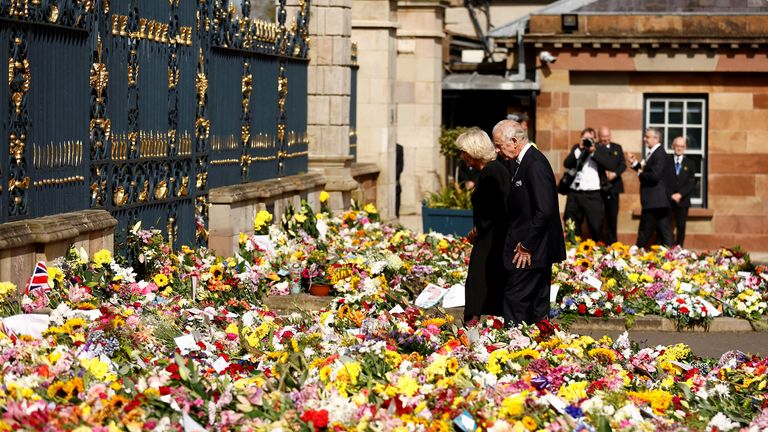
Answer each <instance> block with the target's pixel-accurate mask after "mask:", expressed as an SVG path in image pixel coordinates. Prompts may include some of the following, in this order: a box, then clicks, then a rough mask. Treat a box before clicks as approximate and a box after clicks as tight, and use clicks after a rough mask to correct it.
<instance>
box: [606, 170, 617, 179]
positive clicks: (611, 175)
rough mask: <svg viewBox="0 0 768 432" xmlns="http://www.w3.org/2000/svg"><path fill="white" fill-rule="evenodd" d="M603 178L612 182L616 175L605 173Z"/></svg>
mask: <svg viewBox="0 0 768 432" xmlns="http://www.w3.org/2000/svg"><path fill="white" fill-rule="evenodd" d="M605 177H606V178H608V181H613V179H615V178H616V173H615V172H613V171H605Z"/></svg>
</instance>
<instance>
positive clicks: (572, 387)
mask: <svg viewBox="0 0 768 432" xmlns="http://www.w3.org/2000/svg"><path fill="white" fill-rule="evenodd" d="M587 384H589V383H587V382H586V381H577V382H574V383H570V384H568V385H566V384H563V385H562V386H561V387H560V390H558V391H557V394H558V395H559V396H560V397H562V398H564V399H566V400H568V401H569V402H576V401H578V400H579V399H582V398H585V397H587Z"/></svg>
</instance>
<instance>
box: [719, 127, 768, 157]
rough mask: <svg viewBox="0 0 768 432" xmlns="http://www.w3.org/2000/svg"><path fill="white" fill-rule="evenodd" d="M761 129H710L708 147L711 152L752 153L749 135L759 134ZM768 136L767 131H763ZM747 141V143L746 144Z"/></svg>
mask: <svg viewBox="0 0 768 432" xmlns="http://www.w3.org/2000/svg"><path fill="white" fill-rule="evenodd" d="M758 132H759V131H749V132H747V131H744V130H731V129H728V130H720V129H710V130H709V136H708V137H707V138H708V142H707V147H708V150H709V152H710V153H746V152H749V153H752V152H751V151H749V150H748V147H749V137H751V136H758V135H759V134H758ZM761 134H765V135H766V137H767V138H768V133H767V132H761ZM745 143H746V145H745Z"/></svg>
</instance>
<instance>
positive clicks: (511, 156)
mask: <svg viewBox="0 0 768 432" xmlns="http://www.w3.org/2000/svg"><path fill="white" fill-rule="evenodd" d="M493 142H494V144H495V145H496V148H497V149H498V153H499V155H500V156H501V157H502V158H504V159H506V160H509V161H510V165H511V169H512V171H511V174H512V185H511V188H510V192H509V196H508V199H507V209H508V212H509V218H510V227H509V231H508V232H507V236H506V239H505V242H504V266H505V267H506V268H507V270H508V276H507V284H506V287H505V289H504V304H503V312H504V321H505V323H506V324H507V325H512V324H515V325H519V324H521V323H523V322H525V323H528V324H535V323H537V322H539V321H541V320H543V319H545V318H547V317H548V316H549V290H550V283H551V280H552V264H553V263H557V262H560V261H562V260H564V259H565V241H564V239H563V227H562V225H561V224H560V209H559V208H558V202H557V188H556V186H555V175H554V173H553V172H552V167H551V166H550V164H549V161H548V160H547V158H546V157H544V155H543V154H542V153H541V152H540V151H538V150H537V149H536V148H535V147H533V146H531V144H530V143H529V142H528V137H527V136H526V133H525V130H523V128H522V127H521V126H520V124H519V123H517V122H515V121H512V120H502V121H500V122H499V123H497V124H496V126H495V127H494V128H493Z"/></svg>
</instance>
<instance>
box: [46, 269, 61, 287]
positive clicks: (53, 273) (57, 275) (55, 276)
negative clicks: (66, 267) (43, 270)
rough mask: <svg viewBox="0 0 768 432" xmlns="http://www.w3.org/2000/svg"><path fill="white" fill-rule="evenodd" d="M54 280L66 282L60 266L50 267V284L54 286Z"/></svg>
mask: <svg viewBox="0 0 768 432" xmlns="http://www.w3.org/2000/svg"><path fill="white" fill-rule="evenodd" d="M53 281H56V282H59V283H62V282H64V272H62V271H61V270H60V269H59V268H58V267H48V285H50V286H51V288H53Z"/></svg>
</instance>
